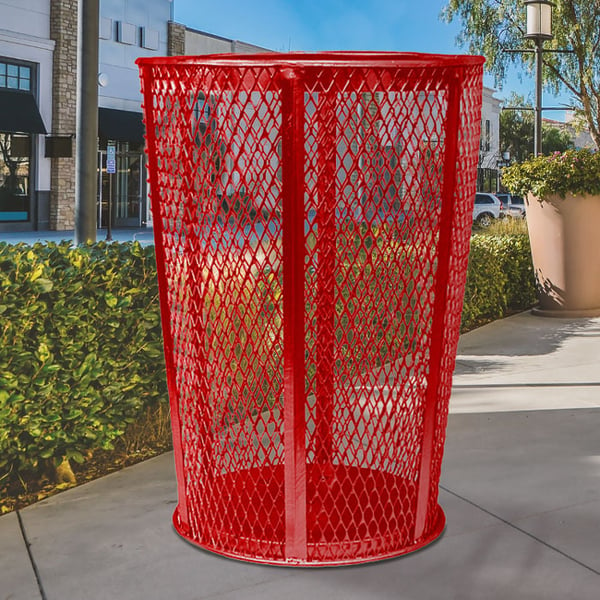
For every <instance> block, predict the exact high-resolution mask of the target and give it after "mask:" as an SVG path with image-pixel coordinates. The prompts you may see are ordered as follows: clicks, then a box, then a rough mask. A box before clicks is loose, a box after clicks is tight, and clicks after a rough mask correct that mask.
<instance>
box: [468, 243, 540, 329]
mask: <svg viewBox="0 0 600 600" xmlns="http://www.w3.org/2000/svg"><path fill="white" fill-rule="evenodd" d="M536 298H537V296H536V289H535V278H534V274H533V264H532V261H531V251H530V247H529V236H528V235H527V234H518V235H490V234H486V233H481V234H475V235H473V236H472V238H471V250H470V253H469V269H468V271H467V284H466V288H465V299H464V305H463V313H462V324H461V330H462V331H468V330H469V329H473V328H474V327H478V326H480V325H483V324H484V323H488V322H490V321H493V320H494V319H499V318H501V317H503V316H504V315H506V314H507V313H509V312H515V311H519V310H525V309H527V308H530V307H531V306H533V305H534V304H535V303H536Z"/></svg>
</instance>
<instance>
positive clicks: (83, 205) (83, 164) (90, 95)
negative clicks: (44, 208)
mask: <svg viewBox="0 0 600 600" xmlns="http://www.w3.org/2000/svg"><path fill="white" fill-rule="evenodd" d="M98 28H99V0H80V2H79V15H78V28H77V29H78V32H77V33H78V35H77V42H78V48H77V49H78V53H77V54H78V55H77V63H78V65H79V68H78V71H77V134H76V148H77V151H76V157H75V160H76V169H75V172H76V174H75V244H84V243H85V242H88V241H90V242H95V241H96V188H97V178H98V176H97V168H98Z"/></svg>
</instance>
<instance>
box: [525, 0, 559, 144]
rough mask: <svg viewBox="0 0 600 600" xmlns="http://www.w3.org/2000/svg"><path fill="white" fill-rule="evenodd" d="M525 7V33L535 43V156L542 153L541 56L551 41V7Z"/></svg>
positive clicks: (529, 3)
mask: <svg viewBox="0 0 600 600" xmlns="http://www.w3.org/2000/svg"><path fill="white" fill-rule="evenodd" d="M524 4H525V6H526V7H527V33H526V34H525V37H526V38H528V39H532V40H534V41H535V129H534V134H533V137H534V149H535V155H536V156H538V155H540V154H541V153H542V54H543V52H544V48H543V46H544V41H546V40H551V39H552V37H553V36H552V7H553V6H554V5H553V4H552V3H551V2H549V1H548V0H525V2H524Z"/></svg>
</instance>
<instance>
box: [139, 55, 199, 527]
mask: <svg viewBox="0 0 600 600" xmlns="http://www.w3.org/2000/svg"><path fill="white" fill-rule="evenodd" d="M151 70H152V67H151V66H150V65H143V66H142V68H141V69H140V71H141V72H140V78H141V85H142V97H143V105H142V110H143V111H144V120H145V125H146V136H145V137H146V152H147V153H148V164H149V166H150V167H151V168H149V169H148V174H149V181H150V201H151V203H152V215H153V229H154V244H155V251H156V272H157V276H158V284H159V285H158V296H159V306H160V318H161V325H162V333H163V347H164V351H165V366H166V373H167V387H168V390H169V406H170V409H171V431H172V434H173V450H174V452H173V456H174V458H175V474H176V477H177V499H178V503H177V514H178V517H179V520H180V521H181V523H182V525H183V526H184V527H185V528H186V529H187V528H188V527H189V517H188V506H187V494H186V485H185V482H186V476H185V469H184V464H183V447H182V438H181V418H180V414H179V404H178V400H179V394H178V392H177V367H176V365H175V356H174V347H173V346H174V344H173V331H172V329H171V315H170V314H169V296H168V285H167V274H166V269H165V261H166V254H165V245H164V241H163V228H164V226H163V217H162V213H161V199H160V189H161V186H160V185H159V178H158V164H159V163H158V156H157V154H158V153H157V147H158V142H157V140H156V120H155V110H156V109H155V106H154V95H155V90H154V91H153V90H152V83H151V81H152V79H153V74H151V73H149V71H151ZM157 79H158V78H157Z"/></svg>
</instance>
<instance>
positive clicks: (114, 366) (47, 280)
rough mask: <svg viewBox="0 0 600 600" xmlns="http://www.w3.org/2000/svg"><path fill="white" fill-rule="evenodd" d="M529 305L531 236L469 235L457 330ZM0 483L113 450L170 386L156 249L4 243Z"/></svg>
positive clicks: (0, 254) (0, 267) (0, 269)
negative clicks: (48, 463) (49, 464)
mask: <svg viewBox="0 0 600 600" xmlns="http://www.w3.org/2000/svg"><path fill="white" fill-rule="evenodd" d="M534 302H535V288H534V281H533V272H532V267H531V258H530V254H529V244H528V239H527V235H516V236H492V235H487V234H480V235H474V236H473V238H472V242H471V254H470V262H469V271H468V278H467V286H466V293H465V305H464V311H463V321H462V328H463V330H465V329H470V328H472V327H474V326H477V325H480V324H482V323H484V322H487V321H490V320H493V319H496V318H498V317H501V316H503V315H504V314H505V313H506V311H507V310H518V309H524V308H527V307H529V306H531V305H532V304H533V303H534ZM0 331H1V334H2V337H1V341H2V343H1V344H0V480H1V479H2V478H4V477H6V476H9V477H15V476H17V474H18V473H19V472H22V471H27V470H35V469H36V468H37V467H38V466H39V463H40V462H41V461H42V459H46V460H50V459H53V460H54V461H55V462H56V463H59V462H60V461H61V460H62V459H63V458H65V457H66V458H68V459H70V460H75V461H83V460H84V457H85V454H86V452H87V451H89V450H93V449H97V448H104V449H109V448H111V446H112V442H113V441H114V440H115V439H116V438H118V437H119V436H121V435H122V433H123V431H124V430H125V428H126V426H127V424H128V423H131V422H133V421H134V420H135V419H136V418H138V417H139V416H140V414H141V413H142V411H143V410H144V409H145V408H146V407H148V406H151V405H152V404H153V403H156V402H158V401H166V399H167V390H166V380H165V367H164V358H163V351H162V336H161V328H160V318H159V305H158V290H157V282H156V266H155V257H154V248H153V247H151V246H150V247H147V248H143V247H142V246H140V245H139V244H138V243H127V244H117V243H113V244H110V245H107V244H106V243H104V242H100V243H98V244H95V245H90V246H81V247H79V248H71V246H70V244H69V243H68V242H63V243H61V244H58V245H57V244H53V243H49V244H47V245H43V244H35V245H34V246H27V245H24V244H20V245H16V246H9V245H7V244H0Z"/></svg>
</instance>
